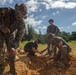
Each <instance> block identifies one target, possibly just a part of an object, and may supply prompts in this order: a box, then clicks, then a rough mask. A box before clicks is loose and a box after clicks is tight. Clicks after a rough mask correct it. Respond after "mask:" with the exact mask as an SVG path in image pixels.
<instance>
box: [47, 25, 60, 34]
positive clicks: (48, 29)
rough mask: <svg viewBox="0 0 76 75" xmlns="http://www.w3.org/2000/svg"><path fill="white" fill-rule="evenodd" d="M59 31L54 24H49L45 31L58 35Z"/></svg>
mask: <svg viewBox="0 0 76 75" xmlns="http://www.w3.org/2000/svg"><path fill="white" fill-rule="evenodd" d="M59 32H60V30H59V28H58V27H57V26H55V25H49V26H48V27H47V33H52V34H55V35H58V34H59Z"/></svg>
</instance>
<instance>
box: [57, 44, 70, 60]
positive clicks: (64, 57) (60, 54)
mask: <svg viewBox="0 0 76 75" xmlns="http://www.w3.org/2000/svg"><path fill="white" fill-rule="evenodd" d="M68 55H69V53H68V49H67V46H66V45H63V46H62V48H61V50H59V51H58V52H57V55H56V60H59V59H60V60H68Z"/></svg>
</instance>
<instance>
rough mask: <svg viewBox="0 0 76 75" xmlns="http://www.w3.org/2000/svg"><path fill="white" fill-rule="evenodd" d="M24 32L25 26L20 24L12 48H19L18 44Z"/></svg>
mask: <svg viewBox="0 0 76 75" xmlns="http://www.w3.org/2000/svg"><path fill="white" fill-rule="evenodd" d="M24 32H25V24H24V23H22V24H21V25H20V26H19V28H18V30H17V32H16V37H15V40H14V43H13V47H14V48H18V47H19V44H20V42H21V40H22V38H23V35H24Z"/></svg>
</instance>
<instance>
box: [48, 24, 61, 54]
mask: <svg viewBox="0 0 76 75" xmlns="http://www.w3.org/2000/svg"><path fill="white" fill-rule="evenodd" d="M59 32H60V30H59V28H58V27H57V26H55V25H49V26H48V28H47V35H48V34H50V33H52V34H54V35H55V36H57V35H58V34H59ZM47 43H48V53H49V54H50V51H51V49H50V42H49V40H48V39H47Z"/></svg>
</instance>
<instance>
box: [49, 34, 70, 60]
mask: <svg viewBox="0 0 76 75" xmlns="http://www.w3.org/2000/svg"><path fill="white" fill-rule="evenodd" d="M48 39H49V42H51V44H52V50H53V51H54V60H60V59H61V60H69V52H70V51H71V47H70V46H69V45H68V43H67V42H66V41H65V40H64V39H62V38H61V37H54V36H53V35H52V34H51V33H50V34H49V35H48ZM57 48H58V51H57Z"/></svg>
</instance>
